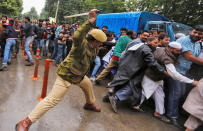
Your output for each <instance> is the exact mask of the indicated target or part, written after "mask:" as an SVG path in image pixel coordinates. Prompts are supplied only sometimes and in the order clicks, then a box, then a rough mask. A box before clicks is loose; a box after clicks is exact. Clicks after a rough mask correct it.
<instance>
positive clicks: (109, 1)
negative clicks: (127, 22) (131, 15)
mask: <svg viewBox="0 0 203 131" xmlns="http://www.w3.org/2000/svg"><path fill="white" fill-rule="evenodd" d="M124 4H125V0H60V5H59V10H58V17H57V19H58V21H63V20H64V16H67V15H73V14H78V13H84V12H88V11H89V10H90V9H93V8H97V9H101V10H103V11H104V13H112V12H123V11H126V10H125V8H124V7H125V6H124ZM56 6H57V0H46V3H45V8H44V11H43V14H44V13H46V14H48V16H49V17H55V12H56ZM84 18H85V19H86V17H84V16H83V17H77V18H72V19H66V21H68V22H70V23H72V22H74V21H76V20H80V21H83V20H84Z"/></svg>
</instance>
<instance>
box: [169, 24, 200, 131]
mask: <svg viewBox="0 0 203 131" xmlns="http://www.w3.org/2000/svg"><path fill="white" fill-rule="evenodd" d="M198 33H201V28H200V27H198V26H196V28H195V29H193V30H192V31H191V32H190V35H189V36H185V37H181V38H180V39H178V40H177V42H178V43H180V44H181V46H182V54H181V55H180V56H179V58H178V61H179V64H178V65H176V70H177V71H178V72H179V73H180V74H182V75H186V73H187V72H188V71H189V69H190V67H191V64H192V63H196V64H200V65H203V59H200V58H198V56H199V54H200V49H201V48H200V43H199V42H198V41H199V40H200V38H199V35H198ZM167 87H168V90H169V91H168V103H167V105H168V106H167V116H168V117H169V118H170V120H171V122H172V124H173V125H175V126H176V127H178V128H181V129H182V128H183V126H182V125H181V124H179V121H178V117H179V101H180V98H181V97H182V96H183V95H184V94H185V88H186V85H185V83H182V82H180V81H177V80H174V79H172V78H167Z"/></svg>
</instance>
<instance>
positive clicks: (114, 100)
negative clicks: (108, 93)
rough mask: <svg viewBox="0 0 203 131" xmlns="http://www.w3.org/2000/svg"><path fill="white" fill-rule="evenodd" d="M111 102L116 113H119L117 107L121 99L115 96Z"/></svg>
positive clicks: (110, 98)
mask: <svg viewBox="0 0 203 131" xmlns="http://www.w3.org/2000/svg"><path fill="white" fill-rule="evenodd" d="M109 100H110V103H111V106H112V108H113V110H114V112H115V113H117V112H118V110H117V105H118V102H119V99H118V98H117V96H115V95H114V96H112V97H109Z"/></svg>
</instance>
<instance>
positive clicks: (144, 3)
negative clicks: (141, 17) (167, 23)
mask: <svg viewBox="0 0 203 131" xmlns="http://www.w3.org/2000/svg"><path fill="white" fill-rule="evenodd" d="M131 2H134V3H136V4H135V6H134V9H133V8H130V10H131V11H135V10H139V11H150V12H156V13H159V14H162V15H164V16H166V17H168V18H169V19H171V20H173V21H176V22H179V23H184V24H187V25H191V26H193V25H196V24H202V23H201V22H202V21H203V8H202V7H203V1H202V0H129V1H128V2H127V3H128V4H130V3H131Z"/></svg>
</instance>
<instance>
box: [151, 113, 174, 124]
mask: <svg viewBox="0 0 203 131" xmlns="http://www.w3.org/2000/svg"><path fill="white" fill-rule="evenodd" d="M153 117H154V118H156V119H158V120H160V121H162V122H164V123H166V124H172V123H171V120H170V119H169V118H167V117H166V116H164V115H158V116H155V115H154V114H153Z"/></svg>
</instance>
